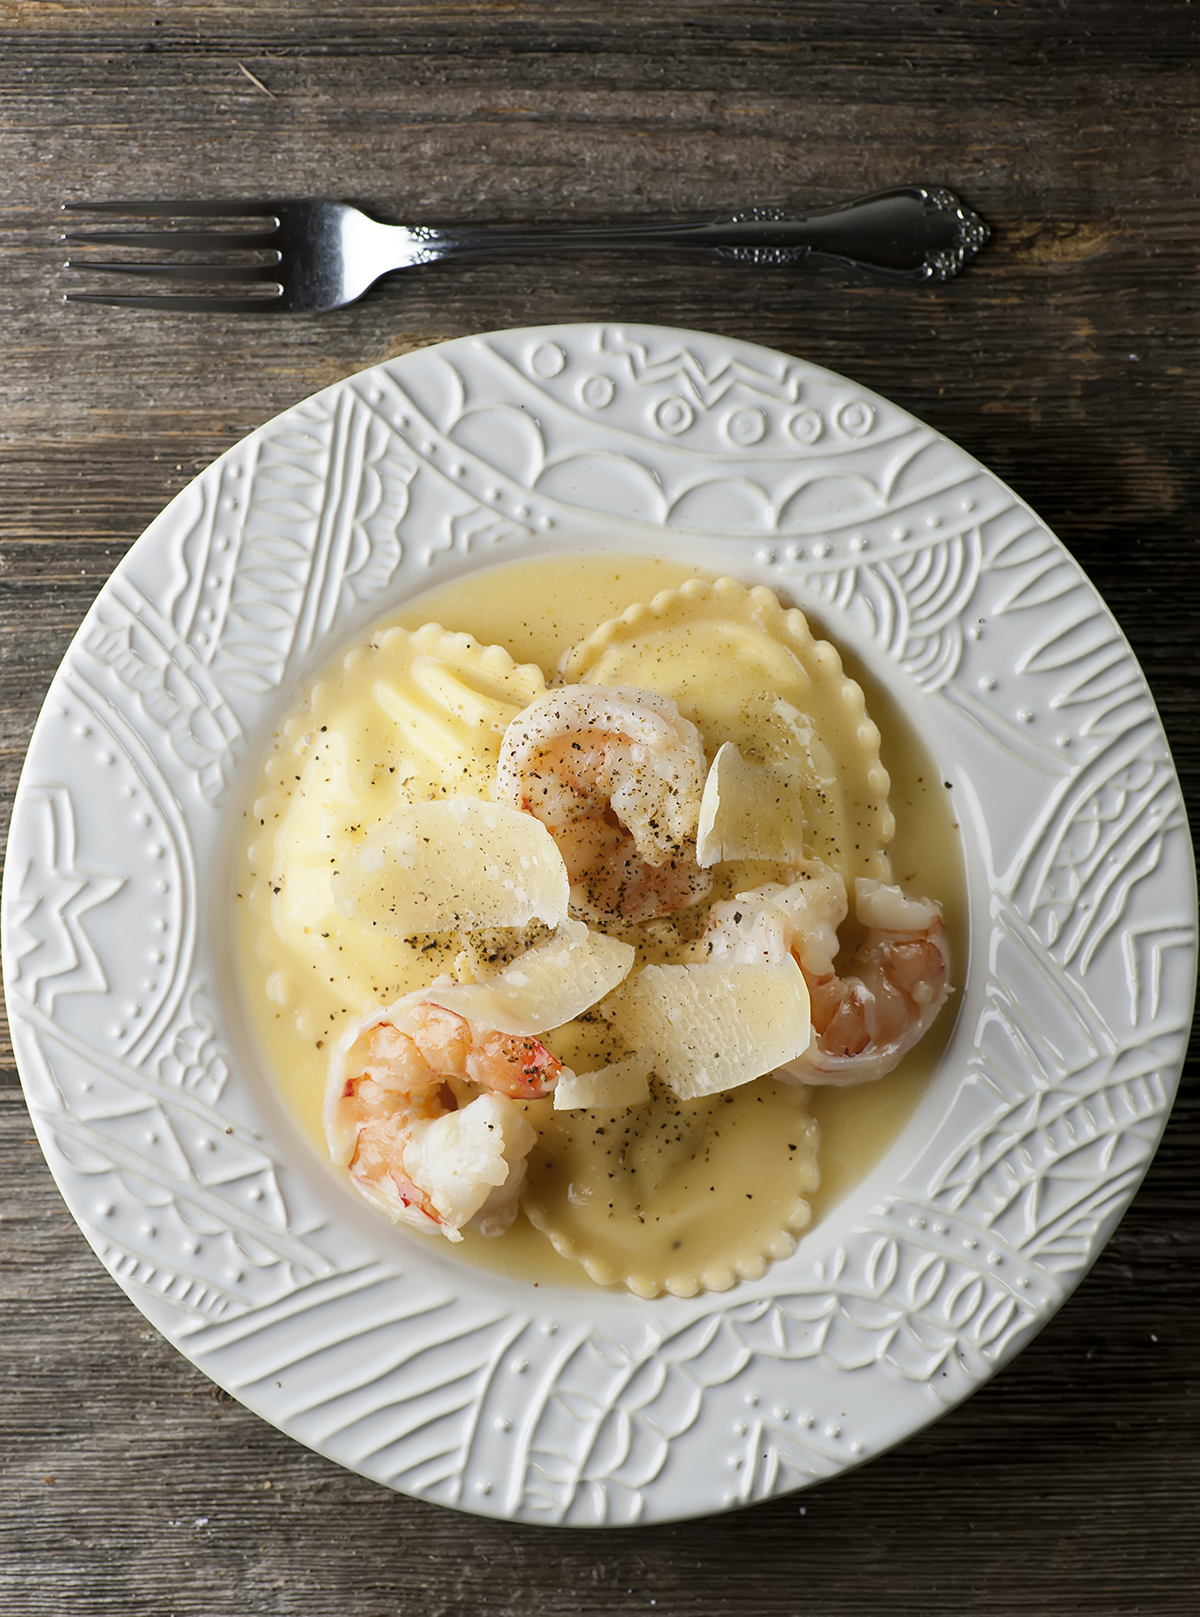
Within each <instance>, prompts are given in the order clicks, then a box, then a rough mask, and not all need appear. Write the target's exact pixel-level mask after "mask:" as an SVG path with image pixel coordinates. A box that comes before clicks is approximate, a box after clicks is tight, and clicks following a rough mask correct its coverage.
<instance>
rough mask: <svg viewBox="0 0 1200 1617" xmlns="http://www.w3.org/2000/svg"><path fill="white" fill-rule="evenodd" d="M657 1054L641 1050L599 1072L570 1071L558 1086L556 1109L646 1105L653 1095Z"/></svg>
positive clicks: (607, 1109)
mask: <svg viewBox="0 0 1200 1617" xmlns="http://www.w3.org/2000/svg"><path fill="white" fill-rule="evenodd" d="M653 1067H654V1057H653V1056H652V1055H651V1053H650V1052H649V1051H648V1050H639V1051H638V1053H637V1055H635V1056H630V1057H629V1059H628V1061H614V1062H612V1063H611V1065H609V1066H607V1067H600V1068H598V1069H597V1071H595V1072H580V1073H574V1072H572V1073H567V1074H565V1075H564V1076H563V1077H562V1078H560V1079H559V1080H558V1083H557V1084H556V1085H555V1088H554V1110H555V1111H556V1112H566V1111H574V1110H577V1109H579V1108H582V1107H587V1108H592V1109H599V1110H602V1111H613V1112H617V1111H625V1110H626V1109H627V1108H629V1107H630V1106H644V1105H645V1103H646V1102H647V1101H648V1100H649V1099H650V1073H651V1071H652V1070H653Z"/></svg>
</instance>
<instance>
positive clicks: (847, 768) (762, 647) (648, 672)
mask: <svg viewBox="0 0 1200 1617" xmlns="http://www.w3.org/2000/svg"><path fill="white" fill-rule="evenodd" d="M561 672H562V675H563V678H564V679H566V680H568V681H577V682H579V683H581V684H586V685H637V686H644V687H646V688H647V689H649V690H653V691H657V692H658V693H659V694H660V695H663V696H669V697H671V698H672V700H673V701H674V702H675V703H676V704H677V706H678V708H679V711H680V713H682V714H683V716H684V718H686V719H690V720H691V721H692V723H693V724H695V725H697V726H698V727H699V729H700V732H701V734H702V735H703V737H704V740H705V743H706V746H707V749H708V756H709V759H710V760H712V758H713V757H714V756H715V755H716V753H717V750H718V749H719V748H720V747H721V746H723V745H724V744H725V743H727V742H732V743H733V745H734V746H736V747H737V749H738V752H739V753H740V754H741V756H742V758H743V759H746V760H748V761H749V762H751V763H756V764H761V765H766V766H768V767H769V768H770V771H771V774H772V776H773V777H774V778H775V779H776V780H778V781H780V782H783V783H786V784H787V786H788V787H789V788H790V789H791V791H793V792H794V793H795V796H796V799H797V801H798V804H799V809H800V817H801V819H802V822H803V827H804V840H805V843H806V844H807V847H808V850H809V852H810V854H811V855H813V856H814V857H816V858H817V859H820V860H821V861H822V862H823V863H825V864H827V865H832V866H833V868H834V869H835V870H838V871H840V872H841V874H842V876H843V877H844V878H845V880H846V881H847V882H852V881H853V880H854V879H855V877H857V876H870V877H872V878H874V879H875V880H876V881H885V882H886V881H888V880H890V867H889V863H888V856H887V847H888V844H889V843H890V842H891V840H892V837H893V835H894V832H895V821H894V819H893V817H892V812H891V810H890V808H889V807H888V788H889V784H890V783H889V781H888V775H887V771H886V770H885V769H884V767H883V764H882V762H881V761H880V757H879V731H878V729H877V728H876V727H875V725H874V724H873V723H872V721H871V720H870V718H869V717H868V716H867V711H866V704H865V702H864V699H863V693H862V691H861V689H860V688H859V686H858V685H856V684H855V682H854V681H853V680H852V679H849V678H848V677H847V676H846V674H845V673H844V671H843V669H842V660H841V658H840V656H839V655H838V653H837V650H836V649H835V648H834V647H833V646H831V645H830V644H829V642H828V641H827V640H817V639H815V638H814V636H813V633H812V630H811V629H810V628H809V626H808V622H807V620H806V618H805V616H804V614H803V613H802V612H798V611H796V610H795V609H794V608H793V609H791V610H788V609H786V608H784V607H783V606H781V605H780V603H779V601H778V599H777V597H776V596H775V595H774V594H773V593H772V592H771V591H770V590H769V589H766V588H765V587H764V586H762V585H758V586H757V587H756V588H754V589H749V590H748V589H746V588H745V587H744V586H743V585H741V584H739V583H738V582H737V581H736V579H732V578H721V579H718V580H717V582H716V583H715V584H708V583H705V582H704V581H703V580H701V579H691V580H689V582H688V583H686V584H684V585H683V586H682V587H681V588H679V589H674V590H664V591H662V593H661V594H659V595H656V596H655V597H654V599H653V600H652V601H650V602H648V603H645V604H638V605H636V606H631V607H628V608H627V609H626V610H625V611H624V612H623V613H622V614H621V615H620V617H618V618H613V619H611V620H610V621H609V622H607V623H603V624H601V625H600V626H599V628H597V629H596V630H595V631H594V632H593V633H592V634H590V635H588V636H587V638H586V639H585V640H583V641H582V642H581V643H580V644H578V645H576V646H574V647H573V648H572V649H571V651H570V652H569V653H568V655H567V656H566V657H565V658H564V659H563V662H562V665H561Z"/></svg>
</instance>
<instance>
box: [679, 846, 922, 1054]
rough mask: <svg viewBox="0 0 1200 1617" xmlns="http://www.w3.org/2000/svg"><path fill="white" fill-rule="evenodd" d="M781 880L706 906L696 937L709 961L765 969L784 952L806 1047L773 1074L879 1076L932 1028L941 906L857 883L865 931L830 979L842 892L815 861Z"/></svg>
mask: <svg viewBox="0 0 1200 1617" xmlns="http://www.w3.org/2000/svg"><path fill="white" fill-rule="evenodd" d="M791 875H792V878H793V879H792V880H791V881H790V882H789V883H788V884H787V885H786V886H785V885H783V884H782V883H778V882H770V883H768V884H767V885H766V886H763V887H758V888H755V889H754V890H753V891H751V892H747V893H739V894H738V895H737V896H736V897H735V898H733V899H727V900H725V901H724V902H722V903H719V904H714V905H713V907H712V912H711V914H710V916H709V924H708V932H707V933H706V936H705V939H704V942H705V944H706V945H707V946H708V952H709V956H710V958H712V959H717V960H720V959H728V960H730V961H731V962H733V961H750V960H753V961H760V960H761V961H766V962H767V963H773V962H775V961H778V960H781V959H783V958H784V955H785V954H786V953H790V954H791V955H793V956H794V958H795V960H796V962H797V964H798V965H799V967H800V969H801V971H802V972H803V973H804V980H805V982H806V984H807V985H808V991H809V998H810V1003H811V1011H810V1015H811V1018H812V1025H813V1035H814V1036H813V1040H812V1043H811V1044H810V1045H809V1048H808V1050H807V1051H806V1052H805V1053H804V1055H802V1056H800V1057H798V1058H797V1059H796V1060H794V1061H791V1062H789V1063H788V1064H787V1065H786V1066H785V1067H782V1068H780V1069H779V1070H778V1073H777V1076H779V1077H781V1078H784V1079H787V1080H789V1081H791V1082H794V1083H806V1084H860V1083H865V1082H867V1081H868V1080H869V1079H873V1078H882V1077H883V1075H884V1074H885V1073H888V1072H891V1070H892V1069H893V1067H895V1066H897V1065H898V1064H899V1062H900V1060H901V1059H902V1057H904V1056H905V1055H907V1054H908V1052H909V1051H910V1050H911V1049H912V1048H913V1046H914V1045H915V1044H916V1043H917V1041H918V1040H919V1039H920V1038H921V1037H922V1036H923V1035H924V1034H925V1033H926V1032H927V1030H928V1029H929V1028H930V1027H931V1026H932V1024H933V1020H934V1018H935V1017H936V1015H937V1013H938V1011H939V1010H940V1009H941V1007H942V1005H943V1004H944V1003H945V1000H946V996H947V995H948V994H949V992H950V987H949V975H950V955H949V950H948V948H947V945H946V928H945V924H944V923H943V921H942V912H941V907H940V905H938V904H936V903H935V902H934V901H933V900H932V899H926V898H908V897H906V896H905V894H904V893H903V892H902V891H901V889H900V888H899V887H889V886H886V885H885V884H884V883H882V882H877V881H869V880H867V879H866V878H865V877H860V878H859V879H858V881H857V882H856V883H855V890H854V907H855V913H856V916H857V919H858V921H859V922H860V923H861V925H863V926H864V927H865V928H866V933H865V936H864V938H863V941H862V943H861V945H860V946H859V948H858V949H857V951H856V952H855V954H854V956H853V959H852V960H851V961H850V963H849V964H850V971H849V972H847V974H846V975H845V976H839V975H838V974H837V971H836V970H835V966H834V961H835V957H836V955H837V952H838V930H839V928H840V927H841V925H842V923H843V922H844V921H845V919H846V917H847V915H848V913H849V905H848V903H847V900H846V884H845V882H844V881H843V880H842V878H841V876H840V875H838V873H837V872H836V871H835V870H831V869H829V867H828V866H827V865H823V864H820V863H819V862H818V861H817V860H806V861H805V862H804V863H803V864H801V865H799V866H797V867H796V868H795V869H794V870H793V871H792V872H791ZM851 973H853V974H851Z"/></svg>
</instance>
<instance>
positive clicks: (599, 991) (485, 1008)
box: [425, 816, 635, 1033]
mask: <svg viewBox="0 0 1200 1617" xmlns="http://www.w3.org/2000/svg"><path fill="white" fill-rule="evenodd" d="M523 817H527V816H523ZM634 954H635V951H634V948H633V946H632V944H628V943H622V942H621V941H620V939H619V938H608V937H605V936H604V934H603V933H602V932H592V931H589V929H588V928H587V927H586V926H585V925H584V924H583V922H582V921H566V922H564V923H563V925H562V926H561V927H560V928H559V930H558V931H557V932H556V933H555V934H554V936H553V937H551V938H547V939H546V940H545V941H544V942H543V943H538V944H535V945H534V947H533V948H532V949H526V950H525V952H524V954H520V955H518V956H517V958H516V959H515V960H514V961H513V962H512V963H511V964H510V965H508V966H506V967H505V968H504V970H503V971H500V972H498V973H497V974H496V975H495V976H494V977H489V978H487V979H486V980H485V981H483V982H477V983H454V984H452V985H451V986H449V987H438V986H437V985H436V984H435V986H434V987H433V988H431V989H430V990H429V992H428V993H427V995H426V996H425V997H426V998H427V999H429V1000H431V1001H432V1003H433V1004H434V1005H440V1006H441V1007H442V1008H443V1010H447V1011H456V1012H457V1013H458V1015H459V1016H465V1017H467V1018H468V1020H473V1021H478V1022H481V1023H484V1024H486V1025H487V1026H488V1027H493V1028H496V1029H498V1030H499V1032H501V1033H544V1032H545V1031H546V1030H547V1029H548V1028H553V1027H561V1026H562V1025H563V1023H564V1022H570V1021H573V1020H574V1018H575V1017H577V1016H581V1015H582V1014H583V1012H584V1011H586V1010H587V1009H588V1008H589V1007H590V1006H592V1005H594V1004H595V1003H596V1001H597V1000H598V999H603V998H604V996H605V995H606V994H608V993H610V992H611V991H612V990H613V989H614V988H616V987H617V985H618V984H619V983H621V982H622V981H623V980H624V979H625V978H626V977H627V976H628V975H629V972H630V970H631V968H632V966H633V961H634Z"/></svg>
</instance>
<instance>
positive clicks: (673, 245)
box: [410, 186, 991, 281]
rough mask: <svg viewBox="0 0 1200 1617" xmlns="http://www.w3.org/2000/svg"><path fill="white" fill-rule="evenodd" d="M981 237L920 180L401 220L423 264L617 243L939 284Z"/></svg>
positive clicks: (949, 201) (963, 212) (960, 206)
mask: <svg viewBox="0 0 1200 1617" xmlns="http://www.w3.org/2000/svg"><path fill="white" fill-rule="evenodd" d="M990 234H991V232H990V231H989V229H988V227H987V225H985V224H984V222H983V220H982V219H980V217H979V216H978V214H976V213H973V212H972V211H971V209H970V208H968V207H967V206H966V205H965V203H963V202H960V201H959V199H958V197H956V196H955V195H954V193H953V192H952V191H946V190H943V189H941V188H940V187H927V186H906V187H903V188H901V189H899V190H895V191H881V192H878V193H877V194H876V195H874V196H869V197H862V198H860V199H859V200H858V201H856V202H848V203H845V204H843V205H842V206H840V207H836V208H818V209H814V210H813V211H812V212H810V213H789V212H787V211H786V210H784V209H782V208H749V209H747V210H745V211H744V212H742V213H735V214H732V215H730V216H729V217H728V218H724V219H704V220H693V221H685V222H682V223H680V222H675V223H662V224H643V225H618V226H612V227H609V226H591V225H581V226H575V227H568V228H566V229H563V228H561V227H558V226H546V227H545V228H544V229H530V228H529V227H528V226H523V227H522V226H512V227H509V226H503V225H497V226H492V227H481V226H475V227H467V228H461V229H456V228H453V227H449V228H444V229H441V228H437V227H416V228H413V227H410V238H415V240H416V241H417V243H418V244H419V254H418V256H419V259H420V260H421V261H423V262H431V261H433V260H435V259H440V258H450V257H458V256H460V255H463V254H468V253H484V252H495V251H502V252H513V251H517V252H519V251H522V250H531V251H536V252H546V251H548V250H555V249H571V248H576V249H577V248H620V249H623V250H629V249H635V250H642V251H646V250H650V251H655V250H657V251H670V252H679V251H683V252H706V253H715V254H717V255H718V256H720V257H722V258H731V259H737V260H740V261H742V262H745V263H751V264H791V263H795V262H796V261H797V260H799V259H802V258H808V257H812V258H823V259H833V260H836V261H837V262H839V263H842V264H849V265H851V266H852V267H854V268H855V269H862V270H866V271H868V272H869V273H871V274H873V275H878V276H882V277H884V278H886V279H888V280H897V281H948V280H949V279H950V278H951V277H952V276H954V275H957V274H958V272H959V270H961V269H962V267H963V265H964V264H965V263H966V262H967V260H968V259H970V258H972V257H974V255H975V254H976V253H977V252H978V251H979V249H980V248H981V247H982V246H983V245H984V243H985V242H986V241H987V239H988V237H989V235H990Z"/></svg>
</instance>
